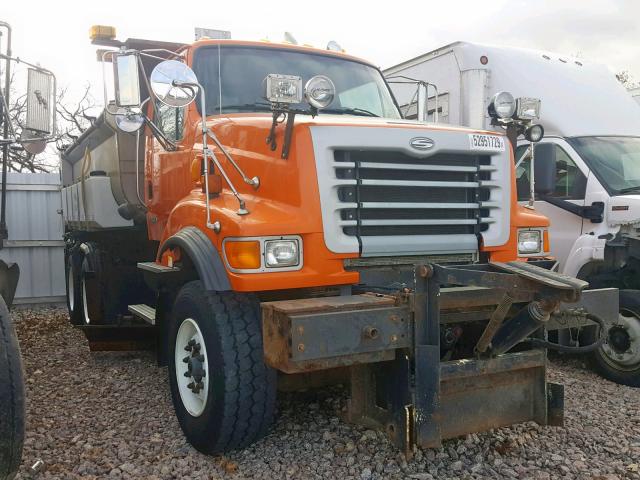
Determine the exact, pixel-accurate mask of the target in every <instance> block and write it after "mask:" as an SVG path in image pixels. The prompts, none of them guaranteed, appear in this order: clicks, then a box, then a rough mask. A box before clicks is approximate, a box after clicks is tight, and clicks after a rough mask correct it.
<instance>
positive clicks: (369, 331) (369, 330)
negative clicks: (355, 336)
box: [363, 325, 378, 340]
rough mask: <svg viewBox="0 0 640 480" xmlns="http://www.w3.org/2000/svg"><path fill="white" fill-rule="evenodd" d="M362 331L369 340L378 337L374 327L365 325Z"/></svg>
mask: <svg viewBox="0 0 640 480" xmlns="http://www.w3.org/2000/svg"><path fill="white" fill-rule="evenodd" d="M363 332H364V336H365V337H366V338H370V339H371V340H374V339H376V338H378V329H377V328H376V327H372V326H371V325H367V326H366V327H364V330H363Z"/></svg>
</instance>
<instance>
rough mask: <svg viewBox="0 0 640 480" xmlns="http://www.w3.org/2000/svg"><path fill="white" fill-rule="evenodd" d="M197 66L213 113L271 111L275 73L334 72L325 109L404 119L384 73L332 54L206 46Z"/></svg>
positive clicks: (304, 78)
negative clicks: (268, 93) (267, 82)
mask: <svg viewBox="0 0 640 480" xmlns="http://www.w3.org/2000/svg"><path fill="white" fill-rule="evenodd" d="M194 71H195V73H196V75H197V77H198V79H199V80H200V82H201V83H202V84H203V86H204V88H205V91H206V92H207V114H208V115H215V114H219V113H237V112H247V111H249V112H251V111H265V112H270V111H271V105H270V104H269V103H268V102H267V101H266V100H265V98H264V88H265V86H264V79H265V77H266V76H267V75H269V74H274V73H277V74H284V75H296V76H299V77H302V85H304V84H305V83H306V82H307V81H308V80H309V79H310V78H312V77H314V76H316V75H324V76H326V77H329V78H330V79H331V81H332V82H333V83H334V85H335V87H336V96H335V99H334V100H333V102H332V103H331V104H330V105H329V106H328V107H327V108H325V109H323V112H324V113H336V114H349V115H362V116H374V117H384V118H393V119H398V118H400V113H399V111H398V108H397V107H396V104H395V102H394V100H393V97H392V95H391V92H390V90H389V87H388V86H387V84H386V82H385V81H384V78H383V76H382V73H380V71H379V70H378V69H376V68H374V67H372V66H370V65H367V64H365V63H360V62H357V61H352V60H347V59H344V58H338V57H334V56H331V55H318V54H311V53H309V52H306V51H296V50H290V49H277V48H264V47H263V48H260V47H237V46H234V47H226V46H223V47H218V46H212V47H201V48H199V49H198V50H196V52H195V56H194Z"/></svg>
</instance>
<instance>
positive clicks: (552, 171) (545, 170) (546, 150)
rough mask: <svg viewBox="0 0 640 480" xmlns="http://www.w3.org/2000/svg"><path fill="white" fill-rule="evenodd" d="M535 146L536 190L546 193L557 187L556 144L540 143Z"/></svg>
mask: <svg viewBox="0 0 640 480" xmlns="http://www.w3.org/2000/svg"><path fill="white" fill-rule="evenodd" d="M534 148H535V157H534V175H535V179H536V184H535V190H536V193H539V194H542V195H546V194H549V193H551V192H553V191H554V190H555V188H556V146H555V144H553V143H538V144H535V146H534Z"/></svg>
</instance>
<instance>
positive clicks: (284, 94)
mask: <svg viewBox="0 0 640 480" xmlns="http://www.w3.org/2000/svg"><path fill="white" fill-rule="evenodd" d="M265 90H266V91H265V95H264V96H265V97H266V99H267V100H269V101H270V102H272V103H300V102H301V101H302V77H296V76H295V75H279V74H277V73H270V74H269V75H267V77H266V78H265Z"/></svg>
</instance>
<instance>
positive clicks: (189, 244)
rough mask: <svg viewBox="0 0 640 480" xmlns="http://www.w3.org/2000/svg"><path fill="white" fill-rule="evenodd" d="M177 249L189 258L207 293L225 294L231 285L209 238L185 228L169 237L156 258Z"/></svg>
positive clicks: (194, 228)
mask: <svg viewBox="0 0 640 480" xmlns="http://www.w3.org/2000/svg"><path fill="white" fill-rule="evenodd" d="M174 247H179V248H180V250H181V251H182V254H183V255H186V256H187V257H189V259H190V260H191V262H192V263H193V266H194V268H195V270H196V272H197V273H198V277H199V278H200V281H201V282H202V283H203V285H204V287H205V289H206V290H207V291H215V292H227V291H230V290H231V283H230V282H229V278H228V276H227V270H226V269H225V266H224V263H223V262H222V258H220V254H219V253H218V250H216V248H215V247H214V246H213V244H212V243H211V240H209V237H207V236H206V235H205V234H204V233H203V232H202V231H201V230H200V229H198V228H196V227H185V228H183V229H182V230H180V231H179V232H177V233H175V234H174V235H172V236H171V237H169V238H168V239H167V240H165V242H164V243H163V244H162V247H160V249H159V250H158V258H160V257H161V256H162V254H163V253H164V252H165V251H166V250H167V249H169V248H174Z"/></svg>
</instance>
